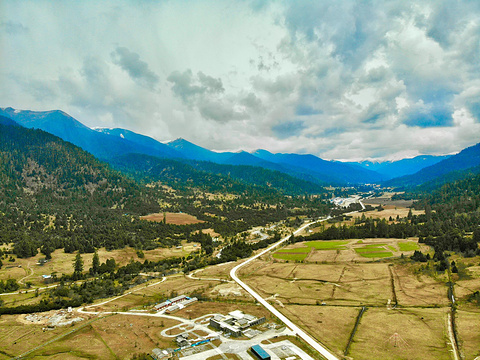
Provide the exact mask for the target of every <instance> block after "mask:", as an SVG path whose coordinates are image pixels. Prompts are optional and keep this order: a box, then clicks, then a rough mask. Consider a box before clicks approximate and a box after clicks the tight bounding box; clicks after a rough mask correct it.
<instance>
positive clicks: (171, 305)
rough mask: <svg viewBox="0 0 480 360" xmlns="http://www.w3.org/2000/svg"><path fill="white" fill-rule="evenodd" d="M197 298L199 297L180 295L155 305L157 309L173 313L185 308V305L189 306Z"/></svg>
mask: <svg viewBox="0 0 480 360" xmlns="http://www.w3.org/2000/svg"><path fill="white" fill-rule="evenodd" d="M197 300H198V299H197V298H196V297H193V298H189V297H188V296H185V295H180V296H177V297H174V298H173V299H168V300H167V301H164V302H162V303H160V304H157V305H155V310H157V311H163V312H166V313H167V314H171V313H173V312H175V311H177V310H180V309H183V308H184V307H185V306H188V305H190V304H191V303H193V302H195V301H197Z"/></svg>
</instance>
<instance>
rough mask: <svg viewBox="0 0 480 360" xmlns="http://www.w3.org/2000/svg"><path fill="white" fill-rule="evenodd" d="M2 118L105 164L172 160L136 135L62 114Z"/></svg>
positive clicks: (20, 113) (12, 113) (15, 113)
mask: <svg viewBox="0 0 480 360" xmlns="http://www.w3.org/2000/svg"><path fill="white" fill-rule="evenodd" d="M0 115H1V116H5V117H7V118H10V119H12V120H14V121H16V122H17V123H18V124H20V125H22V126H24V127H27V128H35V129H41V130H44V131H46V132H49V133H51V134H53V135H56V136H58V137H59V138H61V139H63V140H65V141H69V142H71V143H72V144H74V145H77V146H79V147H81V148H82V149H84V150H86V151H88V152H89V153H91V154H93V155H95V156H96V157H97V158H100V159H104V160H107V159H110V158H112V157H115V156H120V155H124V154H130V153H140V154H146V155H153V156H159V157H171V156H172V150H171V149H170V148H168V147H167V146H165V147H164V150H162V148H161V146H158V147H155V148H152V147H151V146H146V145H142V144H141V141H140V140H138V138H137V137H134V136H133V135H132V134H129V137H131V138H132V139H133V140H134V141H131V140H128V139H125V138H122V137H121V136H117V135H110V134H108V133H104V132H101V131H95V130H93V129H90V128H89V127H87V126H85V125H83V124H82V123H81V122H79V121H77V120H75V119H74V118H73V117H71V116H70V115H68V114H66V113H64V112H63V111H59V110H53V111H29V110H15V109H12V108H5V109H2V108H0ZM125 131H126V130H125ZM139 136H140V135H139ZM143 140H144V139H143ZM151 140H152V141H155V140H153V139H151ZM157 143H158V144H161V143H159V142H157ZM161 145H163V144H161ZM176 157H181V155H180V154H177V155H176Z"/></svg>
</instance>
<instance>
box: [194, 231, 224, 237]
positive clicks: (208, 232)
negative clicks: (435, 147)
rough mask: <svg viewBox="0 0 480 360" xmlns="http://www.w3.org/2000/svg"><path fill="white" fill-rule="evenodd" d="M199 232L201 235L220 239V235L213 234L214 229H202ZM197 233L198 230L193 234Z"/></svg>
mask: <svg viewBox="0 0 480 360" xmlns="http://www.w3.org/2000/svg"><path fill="white" fill-rule="evenodd" d="M201 231H202V233H204V234H209V235H210V236H211V237H214V238H218V237H220V234H219V233H217V232H215V230H214V229H202V230H201ZM199 232H200V230H197V231H195V232H194V234H198V233H199Z"/></svg>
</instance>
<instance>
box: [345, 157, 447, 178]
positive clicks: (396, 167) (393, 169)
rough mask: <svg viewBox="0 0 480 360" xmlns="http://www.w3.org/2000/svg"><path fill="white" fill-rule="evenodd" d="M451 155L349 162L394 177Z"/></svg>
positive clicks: (413, 172) (386, 176) (411, 172)
mask: <svg viewBox="0 0 480 360" xmlns="http://www.w3.org/2000/svg"><path fill="white" fill-rule="evenodd" d="M449 157H450V155H443V156H433V155H420V156H416V157H414V158H411V159H402V160H398V161H385V162H372V161H362V162H358V163H348V164H351V165H359V166H360V167H362V168H364V169H368V170H372V171H375V172H377V173H379V174H381V175H383V176H384V178H385V179H393V178H396V177H400V176H405V175H411V174H415V173H416V172H418V171H420V170H422V169H423V168H426V167H428V166H432V165H435V164H436V163H439V162H440V161H442V160H445V159H448V158H449Z"/></svg>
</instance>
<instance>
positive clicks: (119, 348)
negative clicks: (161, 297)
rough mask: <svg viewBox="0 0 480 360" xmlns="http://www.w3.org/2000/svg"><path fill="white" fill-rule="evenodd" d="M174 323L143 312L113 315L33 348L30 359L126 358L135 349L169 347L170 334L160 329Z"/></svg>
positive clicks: (146, 351)
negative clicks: (38, 347)
mask: <svg viewBox="0 0 480 360" xmlns="http://www.w3.org/2000/svg"><path fill="white" fill-rule="evenodd" d="M176 324H178V322H176V321H175V320H170V319H162V318H155V317H147V316H129V315H114V316H111V317H108V318H105V319H101V320H98V321H95V322H93V323H91V324H90V325H87V326H86V327H84V328H83V329H81V330H79V331H78V332H75V333H73V334H71V335H68V336H66V337H65V338H63V339H61V340H59V341H55V342H54V343H52V344H49V345H47V346H45V347H44V348H42V349H40V350H38V351H36V352H34V353H33V355H31V356H29V358H31V359H44V358H46V357H48V358H58V359H64V358H68V357H64V355H65V354H69V355H70V358H71V359H78V358H88V359H130V358H131V357H132V356H133V355H134V354H137V353H149V352H151V351H152V349H153V348H155V347H164V348H166V347H173V346H174V344H173V342H172V339H171V338H163V337H161V336H160V332H161V331H162V330H163V329H164V328H167V327H170V326H173V325H176Z"/></svg>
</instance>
